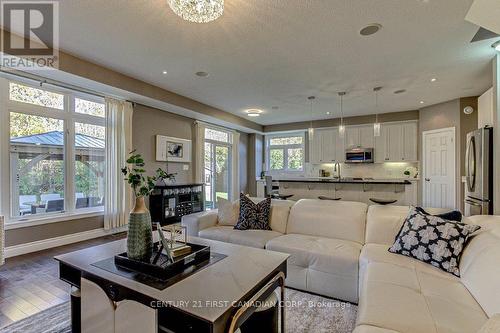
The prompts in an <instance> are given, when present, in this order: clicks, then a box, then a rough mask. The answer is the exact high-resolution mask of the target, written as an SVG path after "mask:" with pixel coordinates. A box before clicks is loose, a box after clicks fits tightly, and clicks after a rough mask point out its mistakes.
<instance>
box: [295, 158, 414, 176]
mask: <svg viewBox="0 0 500 333" xmlns="http://www.w3.org/2000/svg"><path fill="white" fill-rule="evenodd" d="M407 168H415V169H418V163H408V162H386V163H369V164H368V163H367V164H346V163H342V164H341V172H342V173H341V175H342V177H360V178H376V179H385V178H407V176H405V175H404V174H403V172H404V171H405V170H406V169H407ZM320 169H323V170H325V171H327V172H330V174H333V164H321V165H318V164H310V163H306V171H305V175H304V176H305V177H318V176H319V170H320ZM417 177H418V176H417ZM412 178H413V175H412Z"/></svg>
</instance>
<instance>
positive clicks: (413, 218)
mask: <svg viewBox="0 0 500 333" xmlns="http://www.w3.org/2000/svg"><path fill="white" fill-rule="evenodd" d="M480 228H481V227H480V226H478V225H470V224H465V223H461V222H453V221H448V220H445V219H442V218H440V217H438V216H433V215H426V214H423V213H422V212H421V211H419V210H417V209H415V208H413V207H412V209H411V210H410V212H409V214H408V216H407V217H406V220H405V222H404V224H403V227H402V228H401V231H400V232H399V234H398V236H397V237H396V241H395V242H394V244H393V245H392V246H391V247H390V248H389V252H392V253H398V254H402V255H405V256H408V257H412V258H415V259H418V260H420V261H423V262H425V263H428V264H431V265H432V266H435V267H438V268H440V269H442V270H444V271H445V272H448V273H451V274H453V275H456V276H458V277H459V276H460V271H459V263H460V256H461V255H462V251H463V249H464V247H465V245H466V244H467V240H468V239H469V237H470V236H471V234H473V233H474V232H476V231H477V230H479V229H480Z"/></svg>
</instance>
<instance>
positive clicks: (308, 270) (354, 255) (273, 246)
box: [266, 234, 362, 302]
mask: <svg viewBox="0 0 500 333" xmlns="http://www.w3.org/2000/svg"><path fill="white" fill-rule="evenodd" d="M361 247H362V246H361V245H360V244H359V243H357V242H352V241H346V240H341V239H332V238H325V237H318V236H309V235H298V234H287V235H283V236H280V237H277V238H273V239H272V240H270V241H269V242H268V243H267V245H266V249H268V250H272V251H279V252H284V253H288V254H290V258H289V259H288V265H289V266H290V267H292V270H294V271H296V272H295V273H297V274H299V275H300V276H301V278H299V280H297V281H294V280H293V279H294V278H295V276H294V277H293V278H292V279H291V280H292V284H293V285H291V286H292V287H296V288H299V289H307V290H310V291H312V292H316V293H320V294H323V295H327V296H334V297H337V298H340V299H343V300H346V301H350V302H357V289H358V288H357V281H358V260H359V254H360V252H361Z"/></svg>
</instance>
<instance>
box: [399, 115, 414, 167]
mask: <svg viewBox="0 0 500 333" xmlns="http://www.w3.org/2000/svg"><path fill="white" fill-rule="evenodd" d="M402 136H403V149H402V154H403V156H402V161H417V160H418V156H417V155H418V152H417V142H418V126H417V123H415V122H412V123H404V124H403V126H402Z"/></svg>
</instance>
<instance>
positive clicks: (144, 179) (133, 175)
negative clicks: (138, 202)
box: [121, 150, 157, 198]
mask: <svg viewBox="0 0 500 333" xmlns="http://www.w3.org/2000/svg"><path fill="white" fill-rule="evenodd" d="M127 164H128V165H127V166H125V167H123V168H122V169H121V171H122V173H123V175H124V176H125V180H126V181H127V182H128V184H129V185H130V187H132V190H133V191H134V195H135V197H136V198H138V197H145V196H148V195H149V194H151V192H152V191H153V190H154V188H155V183H156V180H157V177H156V176H146V175H145V173H146V170H145V169H144V167H145V165H146V164H145V163H144V158H143V157H142V155H141V154H136V150H133V151H131V152H130V156H129V158H128V159H127Z"/></svg>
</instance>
